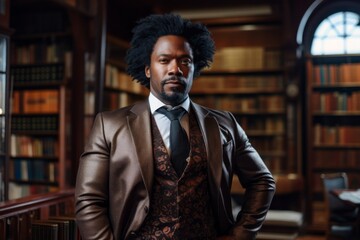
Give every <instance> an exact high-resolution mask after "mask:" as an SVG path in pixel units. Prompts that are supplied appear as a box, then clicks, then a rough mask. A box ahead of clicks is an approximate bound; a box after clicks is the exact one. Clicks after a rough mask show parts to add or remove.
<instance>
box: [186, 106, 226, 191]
mask: <svg viewBox="0 0 360 240" xmlns="http://www.w3.org/2000/svg"><path fill="white" fill-rule="evenodd" d="M192 106H193V108H194V110H195V114H196V116H197V119H198V121H199V124H200V129H201V132H202V133H203V137H204V142H205V146H206V152H207V156H208V162H209V172H210V175H211V178H210V179H211V180H212V181H213V184H215V186H216V190H218V189H219V188H220V181H221V173H222V166H221V164H222V154H223V153H222V144H221V140H220V139H221V138H220V129H219V125H218V122H217V121H216V119H215V118H214V117H212V116H210V115H209V112H208V111H207V110H206V109H204V108H202V107H201V106H199V105H198V104H196V103H192Z"/></svg>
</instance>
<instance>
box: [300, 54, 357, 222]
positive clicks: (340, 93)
mask: <svg viewBox="0 0 360 240" xmlns="http://www.w3.org/2000/svg"><path fill="white" fill-rule="evenodd" d="M359 57H360V56H358V55H351V56H350V55H346V56H345V55H333V56H307V58H306V71H307V96H308V97H307V104H306V112H307V139H308V140H307V146H308V152H307V163H308V164H307V172H308V174H309V177H308V187H309V191H308V193H309V194H308V195H309V196H308V199H309V203H308V205H309V206H308V208H309V211H310V225H312V226H313V227H314V228H316V229H325V226H326V219H325V217H324V216H325V215H324V214H325V209H324V202H323V201H324V199H323V198H322V196H323V194H322V193H323V188H322V183H321V178H320V174H322V173H332V172H339V171H341V172H346V173H347V174H348V177H349V185H350V188H356V187H358V186H359V185H360V114H359V113H360V61H359V60H360V58H359Z"/></svg>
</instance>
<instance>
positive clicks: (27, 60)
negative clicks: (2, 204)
mask: <svg viewBox="0 0 360 240" xmlns="http://www.w3.org/2000/svg"><path fill="white" fill-rule="evenodd" d="M31 2H32V3H33V4H31V5H27V3H25V1H20V0H18V1H16V2H15V3H14V6H13V8H14V9H13V11H14V16H13V17H12V18H11V24H12V27H13V28H14V29H16V32H15V34H14V36H13V38H12V42H11V43H12V44H11V49H10V52H11V55H10V63H11V65H10V75H11V79H12V81H13V84H12V85H13V91H12V95H11V102H12V104H11V125H10V126H11V129H10V130H11V131H10V133H11V135H10V137H9V140H10V142H11V144H10V148H9V153H8V156H9V164H8V176H7V177H8V185H9V188H8V189H9V192H8V199H16V198H21V197H25V196H29V195H33V194H38V193H46V192H52V191H58V190H61V189H64V188H66V187H68V186H70V185H71V183H70V181H71V177H69V176H70V175H71V167H72V166H73V164H72V159H71V156H70V155H71V151H72V149H71V146H72V144H71V142H72V140H71V138H70V133H71V127H72V119H71V114H72V109H71V107H72V106H71V105H70V104H69V103H70V102H71V97H72V91H71V89H72V82H73V81H72V76H73V70H74V69H73V68H72V65H73V64H72V62H73V57H74V54H73V53H74V52H73V47H74V43H73V34H72V28H71V25H70V20H71V19H70V17H69V13H68V12H67V11H68V10H69V8H68V6H65V5H66V3H65V1H63V2H64V4H65V5H62V3H60V2H61V1H46V2H45V1H31ZM30 19H31V20H32V21H30ZM49 22H51V24H49Z"/></svg>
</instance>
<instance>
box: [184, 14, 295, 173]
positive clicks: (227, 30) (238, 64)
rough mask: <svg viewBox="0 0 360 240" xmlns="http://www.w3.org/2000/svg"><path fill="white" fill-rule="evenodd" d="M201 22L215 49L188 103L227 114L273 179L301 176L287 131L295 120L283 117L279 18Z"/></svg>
mask: <svg viewBox="0 0 360 240" xmlns="http://www.w3.org/2000/svg"><path fill="white" fill-rule="evenodd" d="M264 18H265V19H267V20H266V22H267V25H266V26H265V25H264V24H263V21H265V20H264ZM201 21H203V22H204V23H207V24H208V27H209V30H210V31H211V32H212V35H213V38H214V40H215V44H216V48H217V49H216V53H215V56H214V62H213V64H212V66H211V67H210V68H209V69H206V70H205V71H204V72H203V73H202V74H201V76H200V77H198V78H197V79H195V81H194V84H193V88H192V90H191V92H190V94H191V98H192V100H194V101H195V102H197V103H199V104H203V105H205V106H208V107H212V108H217V109H222V110H226V111H230V112H232V113H233V114H234V116H235V117H236V119H237V120H238V122H239V123H240V125H241V126H242V127H243V128H244V130H245V132H246V133H247V135H248V137H249V139H250V142H251V143H252V145H254V147H255V148H256V149H257V150H258V151H259V153H260V155H261V157H262V158H263V160H264V161H265V163H266V165H267V166H268V167H269V168H270V170H271V172H272V173H273V174H274V175H277V174H288V173H295V174H299V176H301V165H300V164H299V160H298V159H297V154H296V151H297V150H296V148H297V146H295V144H293V143H294V142H295V141H297V139H294V136H296V135H297V134H296V133H295V132H292V131H293V130H294V129H293V128H289V126H294V124H295V121H296V119H295V117H293V116H292V115H291V118H289V115H290V114H288V112H287V109H288V104H289V103H288V98H287V96H286V87H287V83H288V79H287V69H286V68H285V64H284V59H285V56H284V51H283V46H282V42H283V41H282V39H281V37H282V31H283V22H282V21H283V20H282V18H281V17H279V16H274V15H272V16H268V17H259V19H257V17H255V16H254V17H249V18H236V19H227V20H223V21H221V20H219V22H217V21H211V20H207V19H202V20H201ZM232 21H234V22H232ZM225 22H226V23H225ZM250 25H251V28H250V27H249V26H250ZM270 32H272V34H270ZM275 32H276V34H274V33H275ZM289 121H294V122H290V123H289ZM290 153H291V154H290Z"/></svg>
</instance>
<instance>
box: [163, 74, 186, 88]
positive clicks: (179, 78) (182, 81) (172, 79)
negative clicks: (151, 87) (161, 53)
mask: <svg viewBox="0 0 360 240" xmlns="http://www.w3.org/2000/svg"><path fill="white" fill-rule="evenodd" d="M171 81H177V82H179V83H180V84H181V85H184V86H186V81H185V78H183V77H178V76H171V77H169V78H166V79H164V80H163V81H162V82H161V85H162V86H164V85H165V84H167V83H168V82H171Z"/></svg>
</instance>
